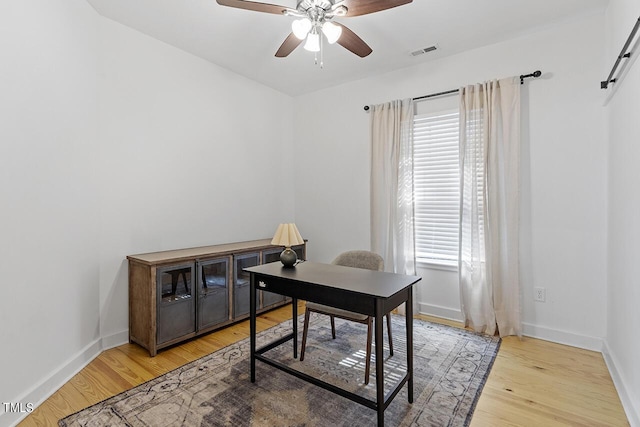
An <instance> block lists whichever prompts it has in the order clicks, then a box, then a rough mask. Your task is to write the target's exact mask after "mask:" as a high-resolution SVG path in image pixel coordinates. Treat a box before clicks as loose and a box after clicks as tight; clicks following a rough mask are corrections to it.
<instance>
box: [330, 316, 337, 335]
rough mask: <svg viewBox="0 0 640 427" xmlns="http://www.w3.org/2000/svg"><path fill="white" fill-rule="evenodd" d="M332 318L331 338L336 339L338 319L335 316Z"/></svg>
mask: <svg viewBox="0 0 640 427" xmlns="http://www.w3.org/2000/svg"><path fill="white" fill-rule="evenodd" d="M330 317H331V337H332V338H333V339H334V340H335V339H336V319H335V318H334V317H333V316H330Z"/></svg>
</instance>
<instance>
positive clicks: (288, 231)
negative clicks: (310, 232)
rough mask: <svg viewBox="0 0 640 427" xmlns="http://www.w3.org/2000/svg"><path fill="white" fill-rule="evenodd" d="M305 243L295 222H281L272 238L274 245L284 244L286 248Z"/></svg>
mask: <svg viewBox="0 0 640 427" xmlns="http://www.w3.org/2000/svg"><path fill="white" fill-rule="evenodd" d="M303 243H304V239H302V236H301V235H300V232H299V231H298V228H297V227H296V225H295V224H293V223H289V224H280V225H279V226H278V229H277V230H276V234H275V235H274V236H273V239H272V240H271V244H272V245H278V246H284V247H286V248H290V247H291V246H294V245H301V244H303Z"/></svg>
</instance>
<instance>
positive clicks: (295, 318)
mask: <svg viewBox="0 0 640 427" xmlns="http://www.w3.org/2000/svg"><path fill="white" fill-rule="evenodd" d="M291 315H292V316H293V319H292V320H293V358H294V359H297V358H298V299H297V298H291Z"/></svg>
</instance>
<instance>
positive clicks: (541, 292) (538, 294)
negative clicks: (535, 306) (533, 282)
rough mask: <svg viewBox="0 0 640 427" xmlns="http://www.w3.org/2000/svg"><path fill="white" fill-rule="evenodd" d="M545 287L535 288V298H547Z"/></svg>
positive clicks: (535, 299) (542, 300)
mask: <svg viewBox="0 0 640 427" xmlns="http://www.w3.org/2000/svg"><path fill="white" fill-rule="evenodd" d="M545 293H546V292H545V289H544V288H533V300H534V301H540V302H544V300H545Z"/></svg>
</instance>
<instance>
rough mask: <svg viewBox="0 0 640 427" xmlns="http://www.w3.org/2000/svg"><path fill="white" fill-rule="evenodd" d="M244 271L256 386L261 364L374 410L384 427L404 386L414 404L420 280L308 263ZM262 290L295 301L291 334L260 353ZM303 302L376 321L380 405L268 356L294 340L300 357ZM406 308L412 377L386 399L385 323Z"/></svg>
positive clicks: (409, 363)
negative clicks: (416, 300)
mask: <svg viewBox="0 0 640 427" xmlns="http://www.w3.org/2000/svg"><path fill="white" fill-rule="evenodd" d="M244 270H245V271H247V272H249V273H250V276H251V289H250V300H249V302H250V316H249V324H250V329H251V382H255V381H256V359H257V360H260V361H262V362H265V363H267V364H269V365H271V366H273V367H275V368H278V369H280V370H282V371H285V372H287V373H289V374H292V375H295V376H296V377H298V378H301V379H303V380H305V381H308V382H310V383H312V384H315V385H317V386H319V387H322V388H324V389H326V390H329V391H331V392H334V393H337V394H339V395H340V396H343V397H346V398H347V399H350V400H353V401H354V402H357V403H359V404H361V405H364V406H367V407H369V408H371V409H375V410H376V411H377V414H378V426H383V425H384V410H385V409H386V408H387V406H389V403H391V401H392V400H393V398H394V397H395V396H396V395H397V394H398V392H399V391H400V390H401V389H402V387H403V386H404V385H405V384H407V388H408V393H407V394H408V400H409V403H413V308H412V304H413V292H412V285H413V284H415V283H417V282H418V281H419V280H420V279H421V278H420V277H417V276H406V275H402V274H393V273H385V272H381V271H373V270H364V269H359V268H350V267H343V266H338V265H332V264H318V263H314V262H303V263H300V264H298V265H297V266H296V267H295V268H284V267H283V266H282V264H281V263H280V262H274V263H271V264H264V265H260V266H256V267H250V268H246V269H244ZM259 290H264V291H269V292H274V293H277V294H281V295H286V296H288V297H291V298H292V299H293V303H292V311H293V319H294V321H293V331H292V333H291V334H289V335H286V336H284V337H282V338H281V339H279V340H276V341H274V342H272V343H270V344H267V345H265V346H264V347H262V348H259V349H256V293H257V291H259ZM298 299H302V300H305V301H310V302H316V303H320V304H324V305H329V306H331V307H336V308H341V309H344V310H349V311H353V312H356V313H362V314H366V315H368V316H372V317H373V318H374V319H375V355H376V358H375V359H376V400H375V401H373V400H370V399H367V398H365V397H362V396H359V395H357V394H354V393H351V392H349V391H346V390H343V389H341V388H339V387H336V386H334V385H332V384H329V383H327V382H324V381H322V380H319V379H317V378H314V377H311V376H309V375H307V374H305V373H302V372H299V371H297V370H295V369H292V368H290V367H288V366H286V365H284V364H282V363H280V362H277V361H274V360H271V359H269V358H267V357H265V356H264V353H265V352H267V351H269V350H271V349H273V348H275V347H277V346H279V345H281V344H283V343H285V342H287V341H289V340H293V357H294V358H297V357H298V323H297V321H296V319H297V317H298V304H297V302H298V301H297V300H298ZM402 303H406V319H407V320H406V325H407V327H406V329H407V373H406V375H405V376H404V378H403V379H402V380H401V381H400V382H399V383H398V384H397V385H396V387H395V388H394V389H393V390H391V391H389V393H387V395H386V396H385V394H384V369H383V364H384V356H383V337H382V331H383V327H382V318H383V317H384V316H385V315H386V314H387V313H389V312H390V311H391V310H393V309H394V308H396V307H398V306H399V305H400V304H402Z"/></svg>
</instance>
